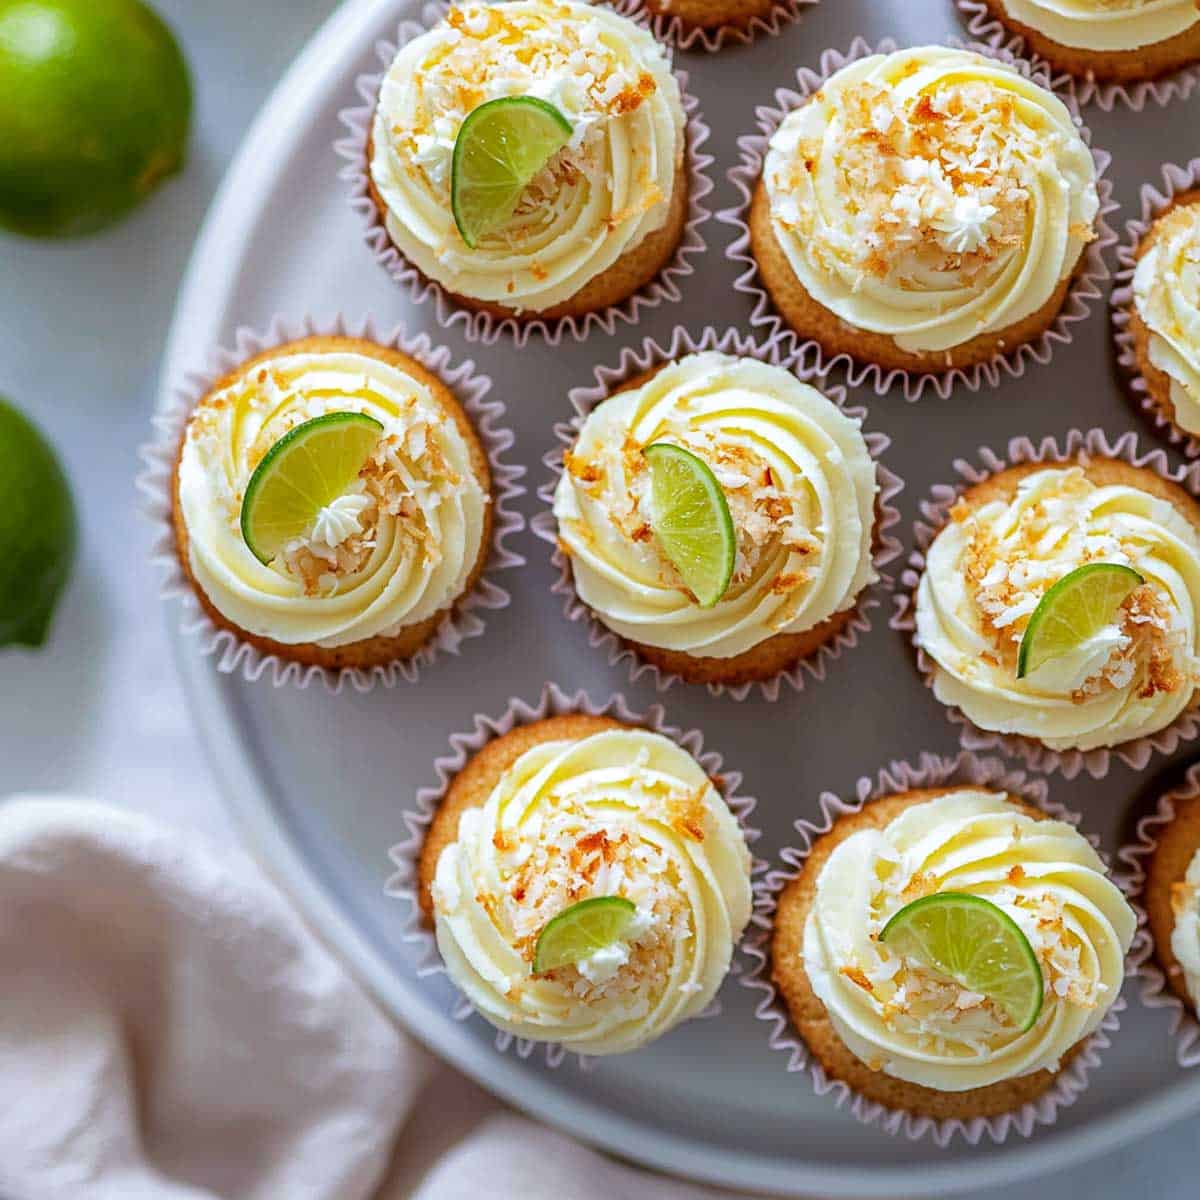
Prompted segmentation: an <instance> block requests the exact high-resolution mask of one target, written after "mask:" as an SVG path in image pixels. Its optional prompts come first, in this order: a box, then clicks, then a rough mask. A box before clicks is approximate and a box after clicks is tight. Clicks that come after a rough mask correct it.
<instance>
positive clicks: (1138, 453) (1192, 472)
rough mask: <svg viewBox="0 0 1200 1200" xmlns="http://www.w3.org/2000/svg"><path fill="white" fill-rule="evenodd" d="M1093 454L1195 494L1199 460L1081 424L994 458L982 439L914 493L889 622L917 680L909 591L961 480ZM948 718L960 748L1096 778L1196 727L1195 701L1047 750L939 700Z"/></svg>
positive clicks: (925, 661) (925, 662) (927, 663)
mask: <svg viewBox="0 0 1200 1200" xmlns="http://www.w3.org/2000/svg"><path fill="white" fill-rule="evenodd" d="M1081 455H1082V456H1085V457H1087V456H1090V457H1093V458H1115V459H1120V460H1121V461H1122V462H1125V463H1128V464H1129V465H1130V466H1133V467H1146V468H1148V469H1149V470H1151V471H1154V472H1155V473H1156V474H1158V475H1161V476H1162V477H1163V478H1164V479H1169V480H1170V481H1171V482H1172V483H1178V484H1179V485H1180V486H1181V487H1184V488H1186V489H1187V491H1189V492H1191V494H1192V495H1193V496H1197V497H1200V463H1193V464H1192V465H1191V466H1189V467H1178V468H1176V467H1172V466H1171V464H1170V463H1169V462H1168V460H1167V456H1166V454H1165V453H1164V452H1163V451H1162V450H1157V449H1155V450H1148V451H1142V450H1140V449H1139V447H1138V440H1137V435H1136V434H1134V433H1123V434H1121V435H1120V436H1119V437H1117V438H1116V439H1115V440H1113V441H1110V440H1109V436H1108V434H1106V433H1105V432H1104V431H1103V430H1100V429H1089V430H1088V431H1087V432H1086V433H1082V432H1080V431H1079V430H1078V429H1072V430H1071V431H1070V432H1069V433H1068V434H1067V435H1066V440H1065V442H1064V444H1063V445H1062V446H1061V447H1060V446H1059V444H1058V442H1057V441H1056V440H1055V439H1054V438H1051V437H1047V438H1043V439H1042V441H1040V442H1038V443H1036V444H1035V443H1034V442H1032V441H1031V440H1030V439H1029V438H1026V437H1016V438H1013V439H1012V440H1011V441H1010V442H1009V443H1008V456H1007V458H1001V457H1000V456H999V455H998V454H996V453H995V452H994V451H993V450H990V449H989V448H987V447H986V446H983V447H980V449H979V450H978V452H977V458H978V460H979V465H976V464H974V463H970V462H967V461H966V460H965V459H956V460H955V463H954V468H955V470H956V471H957V472H958V474H959V476H960V478H961V480H962V482H961V483H960V484H958V485H956V486H950V485H948V484H938V485H937V486H936V487H935V488H934V489H933V492H932V493H931V494H930V497H929V499H927V500H922V501H921V506H920V508H921V514H922V517H923V518H924V519H923V520H920V521H917V522H916V524H915V526H914V529H913V541H914V544H915V547H916V548H915V549H914V550H913V552H912V554H911V555H910V557H909V560H908V566H907V567H906V568H905V571H904V573H903V575H901V577H900V588H899V590H898V591H897V593H896V596H895V598H894V599H895V605H896V608H895V612H894V614H893V616H892V619H891V627H892V628H893V629H898V630H900V631H902V632H903V633H906V634H908V635H909V637H910V638H912V641H913V645H914V647H915V648H916V651H917V667H918V670H919V671H920V672H921V677H922V678H923V679H924V681H925V685H926V686H927V687H929V688H930V689H932V688H933V674H934V663H933V660H932V659H931V658H930V657H929V656H928V655H927V654H926V653H925V651H924V650H922V649H921V647H920V645H919V644H918V643H917V636H916V635H917V626H916V601H915V598H914V597H915V592H916V587H917V584H918V583H919V582H920V578H921V572H922V571H923V570H924V569H925V553H926V551H927V550H928V549H929V546H930V544H931V543H932V541H933V539H934V537H935V536H936V535H937V533H938V532H939V530H941V528H942V527H943V526H944V525H945V524H946V522H947V521H948V520H949V519H950V509H951V507H952V506H953V504H954V502H955V500H957V499H958V497H959V495H960V494H961V493H962V492H963V491H964V490H965V489H966V488H968V487H971V486H973V485H974V484H976V483H980V482H981V481H982V480H984V479H987V478H989V477H990V476H992V475H995V474H998V473H999V472H1000V471H1003V470H1004V469H1005V468H1006V467H1010V466H1015V465H1017V464H1020V463H1063V462H1067V461H1071V460H1074V459H1076V458H1078V457H1080V456H1081ZM946 715H947V716H948V718H949V719H950V721H951V723H952V724H954V725H957V726H958V727H959V734H958V737H959V743H960V744H961V745H962V746H963V747H964V748H965V749H967V750H999V751H1003V752H1004V753H1005V754H1011V755H1014V756H1016V757H1017V758H1020V759H1022V760H1023V761H1024V762H1025V763H1026V764H1027V765H1028V766H1030V767H1032V768H1033V769H1034V770H1035V771H1044V772H1046V773H1051V772H1054V771H1061V772H1062V774H1063V775H1064V776H1065V777H1066V778H1067V779H1074V778H1075V777H1076V776H1077V775H1078V774H1079V773H1080V771H1086V772H1087V773H1088V774H1089V775H1090V776H1091V777H1092V778H1093V779H1103V778H1104V776H1105V775H1107V774H1108V769H1109V767H1110V766H1111V764H1112V759H1113V758H1114V757H1115V758H1117V759H1119V760H1120V761H1121V762H1123V763H1125V764H1126V765H1127V766H1130V767H1132V768H1133V769H1134V770H1135V771H1140V770H1142V769H1143V768H1144V767H1145V766H1146V764H1147V763H1148V762H1149V761H1150V758H1151V755H1152V754H1154V752H1155V751H1158V752H1159V753H1160V754H1172V753H1174V751H1175V750H1176V749H1177V747H1178V746H1179V744H1180V743H1181V742H1185V741H1190V740H1191V739H1192V738H1194V737H1195V736H1196V734H1197V732H1200V714H1198V711H1197V709H1196V708H1195V707H1191V708H1188V709H1185V710H1184V712H1182V713H1181V714H1180V715H1179V716H1178V717H1176V718H1175V720H1174V721H1172V722H1171V724H1170V725H1168V726H1167V727H1166V728H1165V729H1161V730H1159V732H1158V733H1155V734H1151V735H1150V736H1148V737H1140V738H1135V739H1133V740H1132V741H1128V742H1122V743H1121V744H1120V745H1119V746H1113V747H1107V748H1102V749H1098V750H1051V749H1050V748H1049V747H1047V746H1044V745H1043V744H1042V743H1041V742H1039V741H1037V740H1036V739H1034V738H1029V737H1024V736H1021V735H1019V734H1000V733H989V732H987V731H986V730H983V729H980V728H979V727H978V726H976V725H974V724H973V723H972V722H971V721H970V720H968V718H967V717H966V716H965V715H964V714H963V713H962V712H961V711H960V710H959V709H957V708H951V707H947V708H946Z"/></svg>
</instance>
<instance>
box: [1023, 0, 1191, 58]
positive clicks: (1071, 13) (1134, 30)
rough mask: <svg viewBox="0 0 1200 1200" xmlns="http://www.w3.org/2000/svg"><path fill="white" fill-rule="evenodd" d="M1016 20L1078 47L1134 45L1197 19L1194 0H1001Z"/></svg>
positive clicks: (1153, 40)
mask: <svg viewBox="0 0 1200 1200" xmlns="http://www.w3.org/2000/svg"><path fill="white" fill-rule="evenodd" d="M1000 4H1001V6H1002V7H1003V9H1004V11H1005V12H1006V13H1008V15H1009V16H1010V17H1012V18H1013V20H1015V21H1020V22H1021V24H1022V25H1028V26H1029V27H1030V28H1031V29H1036V30H1038V32H1039V33H1044V34H1045V35H1046V36H1047V37H1048V38H1050V39H1051V40H1052V41H1055V42H1057V43H1058V44H1059V45H1060V46H1073V47H1075V48H1076V49H1079V50H1098V51H1120V50H1136V49H1137V48H1138V47H1139V46H1152V45H1154V44H1155V43H1156V42H1164V41H1166V40H1167V39H1168V38H1172V37H1175V36H1176V35H1177V34H1180V33H1183V32H1184V31H1185V30H1187V29H1190V28H1191V27H1192V26H1193V25H1195V24H1196V23H1197V22H1198V21H1200V10H1197V8H1196V4H1195V0H1000Z"/></svg>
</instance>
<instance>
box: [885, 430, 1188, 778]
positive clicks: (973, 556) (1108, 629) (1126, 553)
mask: <svg viewBox="0 0 1200 1200" xmlns="http://www.w3.org/2000/svg"><path fill="white" fill-rule="evenodd" d="M914 561H916V562H920V559H919V558H918V559H915V560H914ZM907 580H908V577H907V576H906V582H907ZM914 582H915V587H916V596H915V641H916V644H917V646H918V648H919V649H920V650H921V651H922V652H923V654H924V655H925V656H927V660H928V668H929V682H930V683H931V685H932V687H933V691H934V694H935V695H936V696H937V698H938V699H939V700H940V701H941V702H942V703H943V704H946V705H950V706H952V707H954V708H956V709H958V710H960V711H961V713H962V714H963V715H964V716H965V717H966V718H967V720H968V721H970V722H971V723H972V725H974V726H975V727H976V729H978V730H984V731H988V732H989V733H993V734H1002V735H1009V734H1013V735H1017V736H1018V737H1019V738H1021V739H1029V740H1030V741H1031V742H1032V743H1033V744H1034V745H1035V746H1041V747H1046V748H1048V749H1049V750H1050V751H1055V752H1069V751H1084V752H1087V751H1096V750H1102V749H1107V748H1112V747H1121V748H1128V747H1130V746H1132V745H1134V744H1136V743H1138V742H1139V741H1140V740H1141V739H1146V738H1149V737H1151V736H1153V735H1156V734H1158V733H1160V731H1163V730H1165V729H1167V728H1168V727H1169V726H1171V725H1172V724H1173V723H1174V722H1176V720H1177V719H1179V718H1180V717H1181V715H1182V714H1184V713H1185V712H1186V711H1187V710H1189V709H1190V708H1191V706H1192V704H1193V700H1194V697H1195V691H1196V687H1197V683H1198V681H1200V661H1198V659H1197V636H1198V624H1200V504H1198V503H1197V501H1196V499H1195V498H1194V497H1193V496H1192V495H1190V494H1189V492H1187V491H1185V490H1184V488H1183V487H1181V486H1180V485H1179V484H1177V483H1175V482H1173V481H1171V480H1170V479H1167V478H1164V477H1163V476H1162V475H1160V474H1158V473H1157V472H1156V471H1154V470H1152V469H1150V468H1149V467H1145V466H1134V465H1132V464H1131V463H1130V462H1125V461H1121V460H1120V459H1119V458H1117V457H1111V458H1103V457H1093V456H1091V455H1089V454H1087V453H1078V452H1076V453H1073V454H1072V455H1070V456H1069V457H1068V458H1067V460H1066V461H1061V462H1024V463H1021V464H1020V465H1017V466H1007V467H1002V468H1001V469H1000V470H998V471H997V472H996V473H995V474H992V475H991V476H989V477H986V478H983V479H981V480H980V481H978V482H975V483H974V484H973V485H972V486H969V487H968V488H967V489H966V490H965V491H964V492H963V493H962V494H961V495H960V496H959V497H958V498H957V499H956V500H955V501H954V503H953V505H952V506H951V507H949V508H948V513H947V519H946V521H945V524H944V525H943V526H942V528H941V529H940V530H938V531H937V533H936V534H935V535H934V536H933V537H932V540H931V542H930V543H929V544H928V547H927V548H926V549H925V550H924V561H923V569H922V570H921V572H920V575H919V578H918V579H916V580H915V581H914ZM1052 592H1053V594H1051V593H1052ZM923 665H924V664H923ZM1072 773H1073V772H1072Z"/></svg>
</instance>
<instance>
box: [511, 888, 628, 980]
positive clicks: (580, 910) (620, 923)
mask: <svg viewBox="0 0 1200 1200" xmlns="http://www.w3.org/2000/svg"><path fill="white" fill-rule="evenodd" d="M636 914H637V909H636V907H635V906H634V904H633V902H632V901H631V900H626V899H625V897H624V896H593V897H591V898H590V899H588V900H580V901H579V902H578V903H576V904H572V905H571V907H570V908H566V909H564V910H563V911H562V912H560V913H559V914H558V916H556V917H552V918H551V919H550V920H549V921H547V922H546V924H545V926H543V928H542V932H541V933H540V934H538V940H537V945H536V947H535V948H534V953H533V973H534V974H535V975H543V974H545V973H546V972H547V971H553V970H555V969H557V968H558V967H566V966H571V965H574V964H575V963H578V962H581V961H582V960H583V959H585V958H588V957H590V956H591V955H593V954H595V953H596V951H597V950H603V949H604V948H605V947H607V946H611V945H612V944H613V943H614V942H618V941H620V940H621V937H622V936H623V935H624V933H625V932H626V930H628V929H629V926H630V925H631V924H632V923H633V919H634V917H635V915H636Z"/></svg>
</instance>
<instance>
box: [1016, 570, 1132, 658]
mask: <svg viewBox="0 0 1200 1200" xmlns="http://www.w3.org/2000/svg"><path fill="white" fill-rule="evenodd" d="M1145 582H1146V581H1145V580H1144V579H1143V578H1142V577H1141V575H1139V574H1138V573H1137V572H1136V571H1135V570H1134V569H1133V568H1132V567H1126V566H1122V565H1121V564H1119V563H1087V564H1085V565H1084V566H1082V567H1076V568H1075V570H1074V571H1072V572H1071V573H1070V574H1068V575H1064V576H1063V577H1062V578H1061V579H1060V580H1059V581H1058V582H1057V583H1056V584H1055V585H1054V586H1053V587H1052V588H1050V590H1049V591H1048V592H1047V593H1046V594H1045V595H1044V596H1043V597H1042V598H1041V600H1040V601H1039V603H1038V606H1037V608H1035V609H1034V610H1033V616H1031V617H1030V618H1029V624H1028V625H1027V626H1026V627H1025V633H1024V636H1023V637H1022V638H1021V649H1020V651H1019V653H1018V655H1017V678H1018V679H1024V678H1025V676H1026V675H1028V674H1029V673H1030V672H1031V671H1036V670H1037V669H1038V667H1040V666H1042V664H1043V663H1047V662H1049V661H1050V660H1051V659H1052V658H1058V657H1059V656H1060V655H1063V654H1066V653H1067V652H1068V651H1070V650H1072V649H1074V648H1075V647H1076V646H1078V645H1081V644H1082V643H1083V642H1085V641H1087V639H1088V638H1090V637H1093V636H1095V634H1097V633H1099V632H1100V630H1101V629H1103V628H1104V627H1105V625H1109V624H1111V623H1112V620H1113V618H1114V617H1115V616H1116V615H1117V610H1118V609H1119V608H1120V607H1121V605H1122V604H1124V603H1125V601H1126V599H1128V597H1129V594H1130V592H1132V591H1133V590H1134V589H1135V588H1138V587H1140V586H1141V585H1142V584H1143V583H1145Z"/></svg>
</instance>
